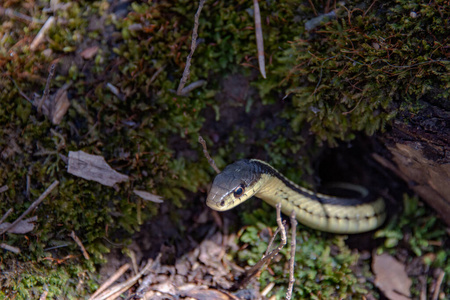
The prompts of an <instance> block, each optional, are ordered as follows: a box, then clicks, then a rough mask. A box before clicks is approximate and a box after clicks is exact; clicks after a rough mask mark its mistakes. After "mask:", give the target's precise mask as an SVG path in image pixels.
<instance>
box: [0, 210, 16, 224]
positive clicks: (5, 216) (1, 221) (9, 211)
mask: <svg viewBox="0 0 450 300" xmlns="http://www.w3.org/2000/svg"><path fill="white" fill-rule="evenodd" d="M12 212H13V209H12V208H10V209H8V211H7V212H5V214H4V215H3V217H2V218H1V219H0V224H2V223H3V221H5V220H6V218H7V217H8V216H9V215H10V214H11V213H12Z"/></svg>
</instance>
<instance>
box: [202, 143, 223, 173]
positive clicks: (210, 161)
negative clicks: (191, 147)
mask: <svg viewBox="0 0 450 300" xmlns="http://www.w3.org/2000/svg"><path fill="white" fill-rule="evenodd" d="M198 142H199V143H200V144H202V146H203V154H204V155H205V157H206V159H207V160H208V162H209V164H210V165H211V167H212V168H213V169H214V170H215V171H216V172H217V174H219V173H220V170H219V168H218V167H217V166H216V163H215V162H214V159H212V158H211V156H210V155H209V153H208V148H206V142H205V140H204V139H203V138H202V136H201V135H200V136H199V137H198Z"/></svg>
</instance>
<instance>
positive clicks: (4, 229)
mask: <svg viewBox="0 0 450 300" xmlns="http://www.w3.org/2000/svg"><path fill="white" fill-rule="evenodd" d="M58 184H59V181H58V180H55V181H54V182H53V183H52V184H51V185H50V186H49V187H48V188H47V189H46V190H45V191H44V192H43V193H42V195H40V196H39V198H38V199H37V200H36V201H34V202H33V203H32V204H31V205H30V207H28V209H27V210H26V211H25V212H24V213H23V214H22V215H21V216H20V217H19V218H17V220H15V221H14V222H13V223H11V225H9V226H8V227H6V228H3V230H2V231H1V232H0V234H3V233H5V232H7V231H8V230H10V229H12V228H14V226H16V225H17V224H18V223H19V222H20V221H21V220H22V219H23V218H25V217H26V216H27V215H28V214H29V213H30V212H31V211H33V210H34V209H35V208H36V207H37V206H38V205H39V204H40V203H41V202H42V201H43V200H44V199H45V198H46V197H47V196H48V195H49V194H50V193H51V192H52V191H53V190H54V189H55V188H56V186H58Z"/></svg>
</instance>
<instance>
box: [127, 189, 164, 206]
mask: <svg viewBox="0 0 450 300" xmlns="http://www.w3.org/2000/svg"><path fill="white" fill-rule="evenodd" d="M133 193H135V194H136V195H138V196H139V197H141V198H142V199H144V200H148V201H152V202H155V203H163V202H164V201H163V198H162V197H161V196H157V195H153V194H152V193H149V192H146V191H140V190H133Z"/></svg>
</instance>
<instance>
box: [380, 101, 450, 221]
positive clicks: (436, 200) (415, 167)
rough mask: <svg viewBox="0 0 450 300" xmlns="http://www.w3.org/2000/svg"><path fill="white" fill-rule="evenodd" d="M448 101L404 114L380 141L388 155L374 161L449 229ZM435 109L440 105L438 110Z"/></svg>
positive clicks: (449, 154)
mask: <svg viewBox="0 0 450 300" xmlns="http://www.w3.org/2000/svg"><path fill="white" fill-rule="evenodd" d="M447 101H448V100H444V99H442V101H441V102H440V103H434V104H436V105H433V104H431V103H428V102H421V105H422V106H423V107H424V108H423V109H421V110H420V112H419V113H417V114H414V115H413V114H412V113H403V114H401V115H400V116H399V117H398V118H397V121H395V122H394V124H393V127H392V130H391V131H390V132H389V133H388V134H387V135H385V136H384V137H383V140H384V144H385V146H386V149H387V150H388V153H387V154H386V153H385V154H375V155H374V157H375V159H376V160H377V161H378V162H379V163H381V164H382V165H383V166H385V167H387V168H388V169H390V170H392V171H393V172H394V173H396V174H397V175H398V176H400V177H401V178H402V179H404V180H405V181H406V182H407V183H408V185H409V187H410V188H411V189H412V190H413V191H415V192H416V193H417V194H418V195H419V196H420V197H422V199H423V200H424V201H425V202H427V203H428V204H429V205H430V206H431V207H433V208H434V209H435V210H436V211H437V212H438V213H439V215H440V216H441V217H442V219H443V220H444V222H445V223H446V224H448V225H449V226H450V111H449V110H448V108H446V107H444V104H447ZM437 105H440V107H439V106H437Z"/></svg>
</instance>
